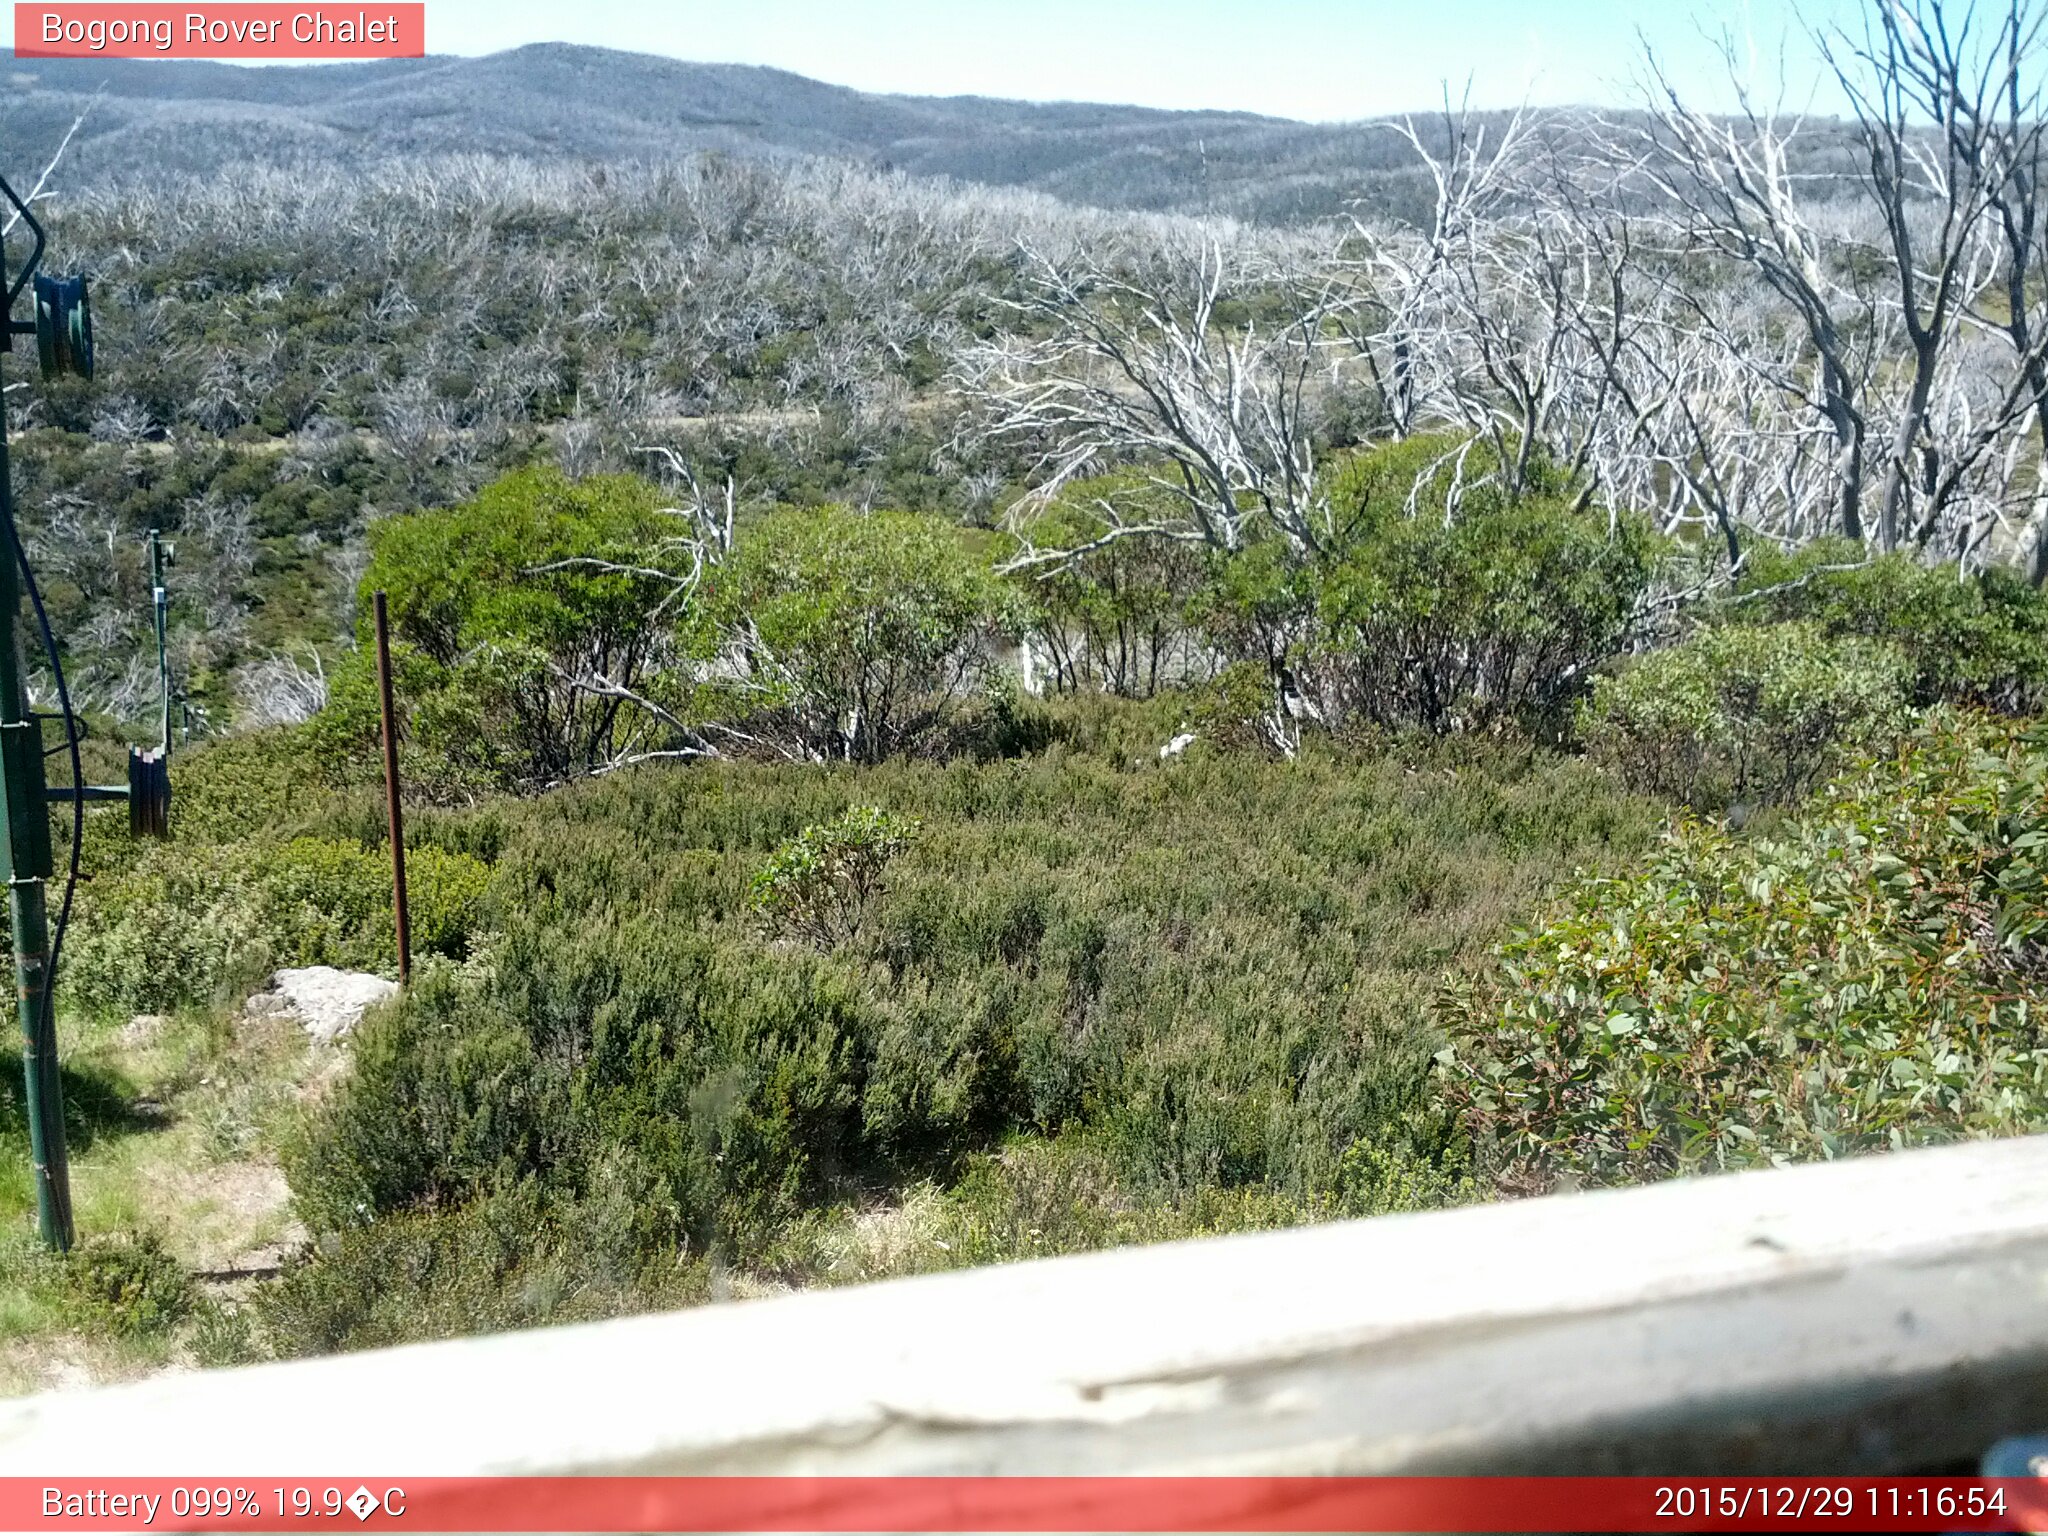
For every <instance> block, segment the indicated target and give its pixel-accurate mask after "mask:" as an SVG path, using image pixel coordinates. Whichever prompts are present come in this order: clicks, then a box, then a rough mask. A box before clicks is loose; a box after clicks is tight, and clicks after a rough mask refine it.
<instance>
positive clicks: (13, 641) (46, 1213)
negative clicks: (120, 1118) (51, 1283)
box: [0, 405, 72, 1253]
mask: <svg viewBox="0 0 2048 1536" xmlns="http://www.w3.org/2000/svg"><path fill="white" fill-rule="evenodd" d="M0 518H4V519H5V520H6V528H5V530H4V531H5V534H6V538H5V541H4V547H0V811H4V812H5V814H6V818H7V836H6V838H5V839H4V840H0V878H5V880H6V881H7V906H8V915H9V918H10V919H11V924H10V926H11V928H12V930H13V938H14V982H15V1008H16V1011H17V1014H18V1016H19V1018H20V1020H21V1060H22V1068H23V1077H24V1086H25V1087H26V1090H27V1102H28V1145H29V1158H30V1160H31V1161H32V1162H33V1164H34V1165H35V1180H36V1228H37V1230H38V1232H40V1233H41V1235H42V1239H43V1245H44V1246H45V1247H48V1248H53V1249H55V1250H57V1251H58V1252H60V1253H62V1252H64V1251H66V1250H68V1249H69V1248H70V1247H71V1235H72V1233H71V1166H70V1159H69V1158H68V1157H67V1156H66V1154H65V1149H64V1089H63V1084H62V1081H61V1079H60V1078H59V1077H58V1075H57V1031H56V1021H55V1017H54V1010H50V1009H46V1008H45V1006H44V994H45V991H46V989H47V987H48V985H49V964H50V933H49V917H48V914H47V912H46V910H45V906H44V899H45V898H44V892H45V888H46V886H47V883H48V881H49V877H50V872H51V869H52V865H51V862H50V820H49V811H48V808H47V805H48V796H47V793H46V791H47V785H46V784H45V783H44V779H43V730H42V723H41V722H40V721H39V720H37V719H36V717H35V716H34V715H32V714H30V713H29V707H28V689H27V686H26V684H25V682H24V680H23V675H22V666H21V644H20V639H19V636H18V635H17V633H16V631H17V628H18V626H19V624H20V620H21V570H20V568H19V566H18V565H17V564H16V562H15V557H14V551H15V550H16V549H17V548H19V547H20V537H21V535H20V531H19V530H18V529H17V528H16V526H15V522H14V477H13V471H12V469H11V467H10V465H9V463H8V458H7V420H6V409H5V407H4V405H0Z"/></svg>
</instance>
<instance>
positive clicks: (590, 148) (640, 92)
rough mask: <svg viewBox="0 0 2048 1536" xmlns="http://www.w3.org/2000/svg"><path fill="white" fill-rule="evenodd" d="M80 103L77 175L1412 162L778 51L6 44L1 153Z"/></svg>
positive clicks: (1296, 125) (1152, 170) (1070, 172)
mask: <svg viewBox="0 0 2048 1536" xmlns="http://www.w3.org/2000/svg"><path fill="white" fill-rule="evenodd" d="M88 104H90V108H91V110H90V111H89V112H88V113H87V115H86V120H85V123H84V125H83V126H82V127H81V128H80V129H79V132H78V135H77V137H76V139H75V140H74V141H73V144H72V146H71V149H70V151H69V158H68V160H67V179H68V180H71V181H73V182H74V183H75V182H76V181H78V180H79V179H80V178H85V179H91V178H94V177H108V176H114V177H123V178H125V177H129V176H134V175H140V174H148V173H150V172H154V171H173V172H176V171H185V172H196V173H200V174H210V173H217V172H220V171H222V170H224V169H226V168H228V167H230V166H232V165H235V164H240V163H261V164H283V165H291V164H294V163H299V162H303V161H308V160H331V159H336V158H343V157H361V156H365V155H367V156H370V157H373V158H385V157H395V156H406V155H434V154H454V153H485V154H501V155H523V156H529V157H534V158H541V159H563V158H567V159H577V160H588V161H595V162H600V163H604V162H626V161H653V160H663V159H672V158H675V157H678V156H681V155H687V154H692V153H698V152H702V151H706V150H718V151H723V152H726V153H734V154H740V155H748V156H759V157H768V158H773V157H777V156H788V155H820V156H829V157H833V158H840V159H849V160H854V161H859V162H863V163H867V164H872V165H878V166H887V167H891V168H895V169H900V170H903V171H906V172H910V173H913V174H920V175H935V176H946V177H951V178H954V179H957V180H962V181H970V182H981V183H986V184H989V185H994V186H1010V187H1023V188H1029V189H1031V190H1035V191H1041V192H1046V193H1049V194H1051V195H1054V196H1057V197H1061V198H1064V199H1066V200H1069V201H1073V202H1081V203H1092V204H1097V205H1101V206H1106V207H1125V208H1134V209H1145V210H1165V211H1178V212H1198V213H1225V214H1232V215H1236V216H1239V217H1244V218H1251V219H1257V220H1260V221H1269V222H1271V221H1287V220H1295V219H1301V218H1312V217H1319V216H1324V215H1328V214H1332V213H1336V212H1340V211H1342V209H1343V208H1344V207H1345V206H1346V205H1347V204H1348V203H1349V202H1350V200H1351V199H1352V198H1354V197H1356V196H1357V195H1359V193H1360V191H1361V190H1362V189H1363V190H1366V191H1367V192H1369V193H1370V192H1372V191H1373V190H1374V189H1375V188H1380V189H1381V190H1383V191H1387V190H1391V191H1394V192H1398V191H1399V185H1398V184H1400V183H1405V182H1407V181H1409V180H1412V178H1413V169H1412V167H1408V166H1407V165H1406V164H1405V162H1406V160H1407V158H1408V156H1407V151H1406V150H1405V147H1404V146H1401V145H1400V144H1399V143H1398V141H1396V140H1395V137H1394V136H1393V135H1392V134H1389V133H1387V132H1385V131H1384V128H1383V127H1378V126H1375V125H1374V124H1371V123H1364V122H1360V123H1338V124H1325V123H1306V122H1299V121H1295V120H1293V119H1289V118H1278V117H1266V116H1261V115H1258V114H1255V113H1249V112H1232V111H1218V110H1201V111H1174V110H1169V109H1164V108H1158V107H1139V106H1125V105H1119V104H1116V103H1108V102H1085V101H1074V102H1029V101H1013V100H1007V99H1004V98H999V97H987V96H976V95H951V96H909V95H890V94H877V93H871V92H865V91H858V90H855V89H853V88H851V87H848V86H839V85H832V84H829V83H827V82H824V81H820V80H813V79H811V78H810V77H808V76H804V75H799V74H795V73H793V72H791V71H788V70H783V69H777V68H774V67H772V66H767V65H755V64H707V63H695V62H691V61H687V60H680V59H670V58H665V57H660V56H657V55H650V54H638V53H629V52H624V51H620V50H614V49H603V48H592V47H587V46H582V45H575V44H566V43H534V44H528V45H526V46H524V47H521V48H515V49H509V50H506V51H504V52H501V53H495V54H486V55H482V56H480V57H474V58H471V57H460V56H451V55H430V56H429V57H427V58H424V59H387V60H371V61H361V62H350V63H339V64H323V65H315V66H285V65H270V66H254V67H251V66H238V65H232V64H223V63H218V62H214V61H210V60H197V59H166V60H151V59H16V60H15V61H14V62H13V66H12V68H11V69H10V70H9V71H8V73H7V76H6V80H5V87H4V89H0V144H4V146H5V147H4V150H0V163H4V164H5V165H6V166H7V167H8V169H10V170H11V171H14V172H16V173H17V174H18V173H21V172H23V171H27V172H29V173H30V174H31V175H32V174H33V172H34V171H35V170H37V169H40V167H41V165H42V163H43V161H44V160H46V159H47V157H48V154H49V152H50V150H51V149H53V148H54V147H55V145H56V143H57V141H58V140H59V139H60V138H61V137H62V136H63V133H64V131H65V129H66V128H67V127H68V126H69V125H70V123H71V121H72V120H73V119H74V118H76V117H77V116H78V114H79V112H80V111H81V110H84V109H85V108H86V107H87V105H88ZM1390 176H1391V177H1392V178H1393V180H1394V183H1395V184H1396V185H1395V186H1394V187H1392V188H1391V189H1390V188H1381V187H1380V184H1381V183H1382V182H1384V181H1386V179H1387V178H1388V177H1390ZM1374 200H1375V201H1377V200H1378V199H1377V198H1375V199H1374ZM1397 200H1398V199H1397Z"/></svg>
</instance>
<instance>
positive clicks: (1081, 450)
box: [956, 232, 1357, 566]
mask: <svg viewBox="0 0 2048 1536" xmlns="http://www.w3.org/2000/svg"><path fill="white" fill-rule="evenodd" d="M1020 261H1021V267H1022V270H1021V272H1020V274H1019V278H1018V284H1017V288H1016V291H1015V292H1014V293H1013V294H1012V295H1010V296H1008V297H1006V298H1005V299H1004V300H1003V301H1002V302H1003V304H1004V305H1005V307H1006V308H1007V309H1008V310H1009V312H1010V313H1011V315H1012V316H1013V317H1014V319H1015V322H1016V324H1015V327H1014V329H1012V330H1011V331H1009V332H1008V333H1006V334H1003V335H999V336H997V337H996V338H994V339H993V340H991V341H988V342H986V343H983V344H979V345H976V346H974V347H972V348H970V349H968V350H967V352H966V354H965V356H964V357H963V359H962V362H961V366H960V368H959V371H958V373H957V376H956V378H957V384H958V386H959V388H960V390H961V392H962V393H963V394H964V395H965V397H966V398H967V400H968V401H969V403H970V404H971V405H972V406H973V407H975V408H976V410H977V412H978V425H977V426H976V427H975V428H974V429H973V430H972V432H971V434H970V437H971V438H972V439H973V441H974V442H975V443H976V444H977V445H979V444H981V443H987V442H1002V443H1006V444H1009V445H1013V446H1015V445H1021V446H1023V447H1025V448H1026V449H1027V450H1028V451H1029V452H1030V453H1031V454H1032V455H1033V456H1034V457H1035V459H1036V463H1037V469H1038V492H1039V494H1040V496H1041V497H1044V496H1050V495H1051V494H1052V493H1054V492H1055V491H1057V490H1058V489H1059V488H1060V487H1061V486H1063V485H1065V484H1066V483H1068V482H1069V481H1071V480H1073V479H1074V478H1076V477H1077V476H1080V475H1083V474H1086V473H1090V472H1093V471H1096V470H1098V469H1105V468H1109V467H1112V466H1116V465H1124V464H1128V465H1132V466H1133V467H1134V472H1135V474H1136V475H1137V476H1138V477H1139V478H1140V479H1141V480H1142V481H1144V482H1145V483H1146V485H1147V486H1148V487H1149V488H1150V489H1152V490H1153V491H1155V492H1156V493H1157V494H1155V495H1151V496H1148V497H1146V498H1145V499H1146V501H1147V503H1148V505H1150V506H1153V507H1155V508H1157V507H1160V506H1164V507H1167V508H1170V509H1171V511H1170V514H1169V515H1165V516H1157V515H1155V516H1151V517H1148V518H1146V519H1144V520H1142V521H1135V522H1133V521H1127V520H1126V519H1125V517H1124V515H1123V513H1122V510H1121V509H1120V508H1118V507H1117V506H1115V505H1108V506H1105V508H1104V513H1105V523H1104V527H1103V530H1102V532H1101V534H1100V535H1099V537H1097V538H1096V539H1095V540H1094V541H1093V542H1092V543H1091V544H1090V545H1089V547H1091V548H1093V547H1100V546H1101V545H1103V544H1107V543H1109V542H1112V541H1114V540H1117V539H1122V538H1130V537H1139V536H1142V537H1149V538H1162V539H1173V540H1180V541H1183V542H1189V543H1198V544H1204V545H1208V546H1210V547H1212V548H1215V549H1219V550H1236V549H1240V548H1242V547H1243V546H1244V545H1245V544H1246V543H1247V542H1249V541H1250V540H1251V539H1253V538H1255V537H1257V536H1258V535H1259V534H1260V533H1270V534H1273V535H1277V536H1278V537H1280V538H1282V539H1284V540H1285V541H1286V542H1287V544H1288V545H1289V546H1290V547H1291V548H1292V549H1294V550H1295V551H1296V552H1297V553H1298V554H1304V555H1305V554H1309V553H1313V552H1314V551H1317V550H1319V549H1322V548H1324V547H1325V546H1326V545H1327V544H1328V543H1329V542H1330V540H1331V538H1332V536H1333V534H1334V531H1335V530H1334V529H1333V527H1332V525H1331V521H1330V509H1329V506H1328V504H1327V501H1326V500H1325V498H1324V497H1323V495H1322V490H1321V487H1320V485H1319V483H1318V479H1317V461H1316V430H1315V429H1316V424H1317V413H1318V411H1319V409H1320V404H1321V399H1322V395H1323V391H1324V389H1325V386H1326V382H1327V379H1328V376H1329V374H1330V370H1331V369H1332V367H1333V366H1334V365H1335V364H1336V363H1337V361H1338V358H1337V356H1336V355H1335V354H1336V353H1337V352H1339V351H1342V350H1348V349H1347V348H1346V344H1345V342H1344V341H1343V340H1342V337H1341V335H1340V334H1339V333H1338V331H1337V330H1336V328H1335V327H1333V326H1332V325H1331V324H1329V323H1328V322H1329V321H1330V320H1331V318H1332V317H1333V316H1334V315H1336V314H1338V313H1340V312H1342V311H1344V310H1345V309H1347V308H1348V307H1350V306H1352V305H1354V304H1355V303H1356V302H1357V293H1356V289H1355V284H1354V283H1353V281H1352V280H1351V279H1350V277H1349V276H1348V275H1347V274H1345V273H1343V272H1340V271H1335V270H1332V269H1331V268H1329V267H1328V266H1327V265H1326V264H1322V263H1318V262H1314V261H1311V260H1308V259H1305V258H1303V257H1302V256H1300V254H1299V253H1297V252H1296V251H1293V250H1289V249H1285V248H1282V249H1274V248H1272V247H1270V246H1260V245H1257V244H1254V243H1252V242H1250V241H1249V240H1246V239H1243V238H1230V239H1226V238H1225V237H1224V235H1222V234H1217V233H1209V232H1203V233H1200V234H1198V235H1196V236H1194V237H1192V238H1181V239H1177V240H1172V241H1169V242H1167V243H1166V244H1165V245H1164V246H1163V247H1162V248H1160V249H1156V250H1152V251H1143V250H1138V251H1132V250H1128V249H1127V250H1125V251H1123V252H1121V253H1117V252H1105V251H1103V250H1101V249H1099V248H1098V247H1096V246H1095V245H1093V244H1085V243H1077V244H1076V245H1074V246H1073V247H1072V248H1071V249H1069V250H1068V251H1067V252H1066V253H1065V254H1064V255H1061V256H1059V257H1054V256H1053V255H1050V254H1048V253H1047V252H1046V251H1044V250H1042V249H1039V248H1037V247H1034V246H1028V245H1027V246H1024V247H1021V248H1020ZM1083 552H1085V551H1083V550H1080V549H1071V548H1070V549H1055V550H1040V549H1028V550H1027V551H1026V552H1025V554H1024V555H1022V556H1021V557H1020V558H1019V561H1018V564H1019V565H1020V566H1033V565H1047V564H1057V563H1064V562H1067V561H1070V560H1072V559H1073V558H1075V557H1076V556H1077V555H1078V554H1080V553H1083Z"/></svg>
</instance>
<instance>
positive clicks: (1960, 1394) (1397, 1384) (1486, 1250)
mask: <svg viewBox="0 0 2048 1536" xmlns="http://www.w3.org/2000/svg"><path fill="white" fill-rule="evenodd" d="M2040 1429H2048V1138H2041V1137H2036V1138H2029V1139H2025V1140H2018V1141H2008V1142H1994V1143H1978V1144H1973V1145H1968V1146H1958V1147H1948V1148H1941V1149H1938V1150H1932V1151H1921V1152H1909V1153H1900V1154H1895V1155H1891V1156H1884V1157H1871V1158H1863V1159H1858V1160H1854V1161H1848V1162H1842V1163H1836V1164H1829V1165H1816V1166H1808V1167H1800V1168H1794V1169H1788V1170H1781V1171H1772V1172H1764V1173H1751V1174H1740V1175H1730V1176H1724V1177H1720V1178H1711V1179H1700V1180H1691V1181H1684V1182H1678V1183H1671V1184H1665V1185H1660V1186H1653V1187H1650V1188H1644V1189H1636V1190H1626V1191H1615V1192H1604V1193H1598V1194H1583V1195H1569V1196H1561V1197H1553V1198H1550V1199H1544V1200H1530V1201H1523V1202H1519V1203H1511V1204H1500V1205H1491V1206H1482V1207H1476V1208H1471V1209H1465V1210H1458V1211H1449V1212H1440V1213H1433V1214H1428V1215H1416V1216H1395V1217H1384V1218H1381V1219H1378V1220H1373V1221H1361V1222H1347V1223H1341V1224H1336V1225H1331V1226H1324V1227H1316V1228H1308V1229H1302V1230H1296V1231H1289V1232H1279V1233H1270V1234H1261V1235H1257V1236H1248V1237H1231V1238H1218V1239H1212V1240H1209V1241H1204V1242H1194V1243H1179V1244H1171V1245H1165V1246H1160V1247H1154V1248H1142V1249H1129V1250H1124V1251H1120V1252H1115V1253H1106V1254H1097V1255H1089V1256H1085V1257H1078V1258H1068V1259H1054V1260H1048V1261H1043V1262H1037V1263H1028V1264H1016V1265H1010V1266H1006V1267H1001V1268H995V1269H985V1270H976V1271H969V1272H962V1273H953V1274H944V1275H937V1276H931V1277H927V1278H921V1279H915V1280H904V1281H896V1282H891V1283H888V1284H882V1285H873V1286H865V1287H858V1288H847V1289H843V1290H828V1291H818V1292H812V1293H808V1294H803V1295H795V1296H789V1297H782V1298H776V1299H772V1300H765V1301H750V1302H742V1303H735V1304H730V1305H722V1306H710V1307H704V1308H700V1309H697V1310H694V1311H689V1312H681V1313H674V1314H667V1315H660V1316H649V1317H638V1318H630V1319H624V1320H621V1321H617V1322H610V1323H601V1324H594V1325H589V1326H581V1327H569V1328H559V1329H549V1330H544V1331H539V1332H532V1333H523V1334H507V1335H500V1336H497V1337H490V1338H479V1339H470V1340H461V1341H456V1342H451V1343H445V1344H429V1345H418V1346H413V1347H409V1348H404V1349H393V1350H385V1351H378V1352H373V1353H364V1354H356V1355H345V1356H339V1357H334V1358H328V1359H321V1360H308V1361H302V1362H293V1363H286V1364H279V1365H269V1366H259V1367H254V1368H250V1369H245V1370H233V1371H219V1372H189V1373H184V1374H178V1375H171V1376H164V1377H158V1378H155V1379H152V1380H148V1381H144V1382H140V1383H137V1384H134V1385H129V1386H122V1387H113V1388H105V1389H99V1390H93V1391H82V1392H72V1393H52V1394H47V1395H44V1396H41V1397H34V1398H27V1399H23V1400H20V1401H17V1402H14V1403H11V1404H6V1405H4V1406H0V1473H5V1474H8V1475H35V1476H57V1475H78V1474H85V1473H100V1474H107V1473H114V1472H120V1473H126V1474H129V1475H136V1476H180V1477H182V1476H195V1475H214V1474H219V1475H235V1474H242V1473H249V1472H258V1471H260V1472H264V1473H276V1474H279V1475H299V1474H306V1475H312V1474H319V1473H324V1472H331V1471H332V1470H334V1469H336V1468H359V1469H374V1470H377V1471H391V1472H404V1473H407V1474H410V1475H423V1474H428V1473H435V1474H442V1475H449V1476H455V1475H465V1474H482V1473H493V1472H498V1473H508V1472H520V1473H541V1472H575V1473H586V1472H720V1473H743V1472H754V1473H760V1472H774V1473H798V1472H801V1473H1021V1472H1031V1473H1140V1472H1143V1473H1151V1472H1174V1471H1180V1472H1204V1473H1254V1472H1259V1473H1338V1472H1346V1473H1370V1472H1389V1471H1397V1470H1399V1471H1485V1472H1511V1471H1542V1472H1554V1471H1617V1472H1631V1471H1654V1472H1660V1473H1677V1472H1689V1471H1699V1472H1707V1471H1716V1472H1737V1471H1773V1472H1813V1473H1835V1472H1851V1471H1914V1470H1930V1471H1931V1470H1946V1469H1949V1468H1958V1469H1961V1468H1967V1467H1968V1466H1970V1465H1973V1464H1974V1462H1975V1460H1976V1458H1977V1457H1978V1455H1979V1454H1981V1452H1982V1450H1983V1448H1984V1447H1985V1445H1986V1444H1987V1443H1989V1442H1990V1441H1991V1440H1993V1439H1995V1438H1997V1437H1999V1436H2000V1435H2003V1434H2008V1433H2014V1432H2020V1431H2026V1430H2040Z"/></svg>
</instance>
